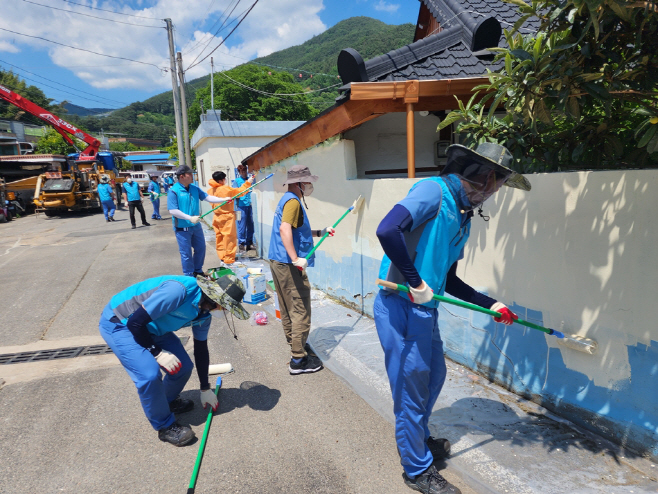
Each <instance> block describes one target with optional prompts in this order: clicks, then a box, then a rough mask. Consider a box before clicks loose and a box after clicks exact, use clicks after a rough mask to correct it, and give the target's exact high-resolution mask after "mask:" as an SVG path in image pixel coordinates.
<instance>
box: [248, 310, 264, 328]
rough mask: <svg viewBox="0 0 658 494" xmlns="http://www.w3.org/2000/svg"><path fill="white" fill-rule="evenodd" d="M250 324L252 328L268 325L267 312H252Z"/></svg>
mask: <svg viewBox="0 0 658 494" xmlns="http://www.w3.org/2000/svg"><path fill="white" fill-rule="evenodd" d="M249 322H250V323H251V325H252V326H265V325H266V324H267V314H266V313H265V312H252V314H251V318H250V319H249Z"/></svg>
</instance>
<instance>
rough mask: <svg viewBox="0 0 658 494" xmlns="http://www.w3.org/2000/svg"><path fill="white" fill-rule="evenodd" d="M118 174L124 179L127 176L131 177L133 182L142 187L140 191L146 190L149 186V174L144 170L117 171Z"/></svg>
mask: <svg viewBox="0 0 658 494" xmlns="http://www.w3.org/2000/svg"><path fill="white" fill-rule="evenodd" d="M119 176H120V177H123V178H124V179H125V178H127V177H132V179H133V182H137V184H139V188H140V189H142V192H146V189H148V188H149V182H150V181H151V179H150V178H149V174H148V173H146V172H132V171H130V172H119Z"/></svg>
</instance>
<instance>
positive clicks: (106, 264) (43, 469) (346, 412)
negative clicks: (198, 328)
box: [0, 201, 473, 494]
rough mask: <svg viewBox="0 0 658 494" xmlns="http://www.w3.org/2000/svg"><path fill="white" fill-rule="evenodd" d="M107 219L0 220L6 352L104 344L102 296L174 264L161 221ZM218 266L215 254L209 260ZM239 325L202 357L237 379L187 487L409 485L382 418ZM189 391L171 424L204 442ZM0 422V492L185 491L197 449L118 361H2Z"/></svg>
mask: <svg viewBox="0 0 658 494" xmlns="http://www.w3.org/2000/svg"><path fill="white" fill-rule="evenodd" d="M145 203H146V201H145ZM145 209H146V211H147V218H148V217H150V209H151V207H150V205H149V204H145ZM161 210H162V211H165V212H166V201H163V205H162V207H161ZM168 216H169V215H168V214H167V215H165V217H168ZM116 218H117V220H118V221H116V222H115V223H106V222H105V220H104V219H103V216H102V215H99V214H95V215H68V216H65V217H55V218H46V217H45V216H43V215H41V216H38V217H36V216H30V217H26V218H21V219H19V220H17V221H14V222H12V223H9V224H4V225H0V279H2V283H0V301H1V302H0V303H2V309H1V310H0V321H1V324H0V354H2V353H9V352H17V351H21V350H31V349H36V348H46V347H49V348H59V347H63V346H76V345H90V344H95V343H101V344H102V343H103V342H102V340H101V339H100V337H99V335H98V319H99V316H100V313H101V310H102V308H103V307H104V306H105V304H106V303H107V302H108V300H109V299H110V297H111V296H112V295H114V294H115V293H116V292H118V291H120V290H121V289H123V288H125V287H127V286H129V285H131V284H133V283H135V282H138V281H141V280H143V279H146V278H149V277H153V276H158V275H162V274H180V273H181V267H180V258H179V255H178V250H177V245H176V241H175V238H174V234H173V232H172V230H171V222H170V221H167V220H165V221H159V222H156V221H155V220H153V221H152V224H153V226H151V227H138V228H137V229H136V230H131V229H130V222H129V220H128V212H127V210H123V211H118V212H117V214H116ZM149 221H150V220H149ZM138 223H139V220H138ZM216 260H217V257H216V254H215V252H214V250H212V249H211V248H209V250H208V252H207V255H206V264H205V267H206V268H208V267H212V266H214V265H216V264H217V262H216ZM247 307H251V306H247ZM251 308H253V307H251ZM235 323H236V324H235V326H236V330H237V335H238V339H237V340H235V339H234V338H233V336H232V334H231V333H230V332H229V331H228V327H227V321H226V320H225V319H224V318H223V317H221V318H218V319H215V321H214V322H213V325H212V328H211V334H210V337H209V346H210V355H211V363H222V362H231V363H232V364H233V366H234V368H235V373H233V374H230V375H227V376H225V378H224V382H223V386H222V389H221V390H220V393H219V396H220V404H221V405H220V410H219V413H218V414H217V415H216V416H215V417H214V419H213V424H212V428H211V431H210V436H209V439H208V444H207V446H206V452H205V456H204V461H203V464H202V467H201V472H200V475H199V480H198V484H197V490H196V492H199V493H210V492H225V493H242V492H249V493H281V492H295V493H296V494H301V493H328V494H329V493H330V494H338V493H398V492H399V493H407V492H412V491H411V490H409V489H408V488H407V487H406V486H405V485H404V484H403V482H402V479H401V473H402V469H401V467H400V464H399V458H398V455H397V452H396V448H395V441H394V433H393V427H392V425H391V424H389V423H388V422H387V421H386V420H384V419H383V418H382V417H381V416H380V415H378V414H377V413H376V412H375V411H374V410H373V409H372V408H370V406H369V405H368V404H366V402H364V401H363V400H362V399H361V398H360V397H359V396H357V395H356V394H355V393H354V392H353V391H352V390H351V388H349V387H348V386H347V385H346V384H345V383H344V382H343V381H341V380H340V379H339V378H337V377H336V376H334V375H333V374H332V373H331V372H330V371H329V370H327V369H325V370H323V371H321V372H319V373H316V374H312V375H303V376H290V375H289V374H288V371H287V363H288V358H289V353H288V348H287V345H286V344H285V341H284V337H283V333H282V329H281V327H280V324H279V323H278V322H276V321H271V322H270V324H269V325H267V326H251V325H249V323H248V322H247V321H245V322H241V321H235ZM179 334H180V335H182V336H184V335H189V334H190V333H189V332H187V333H186V332H185V331H181V332H179ZM187 348H188V349H189V350H190V353H191V343H188V345H187ZM3 380H4V381H5V383H4V386H3V384H2V383H3ZM197 390H198V380H197V377H196V373H193V376H192V378H191V380H190V382H189V383H188V385H187V387H186V388H185V391H184V392H183V396H184V397H189V398H192V399H194V400H195V401H196V404H197V407H196V408H195V410H194V411H192V412H190V413H187V414H184V415H181V416H180V421H181V422H183V423H188V424H191V425H192V427H193V428H194V430H195V431H196V433H197V435H198V437H201V435H202V433H203V428H204V425H205V419H206V413H204V412H203V410H201V409H199V406H200V405H199V401H198V391H197ZM0 431H2V434H0V492H3V493H4V492H6V493H33V492H40V493H50V492H53V493H54V492H73V493H113V492H117V493H119V492H121V493H126V492H139V493H158V494H166V493H183V492H186V490H187V485H188V483H189V479H190V475H191V473H192V469H193V466H194V462H195V458H196V455H197V448H198V443H197V444H193V445H190V446H187V447H183V448H176V447H173V446H171V445H169V444H165V443H162V442H160V441H159V440H158V438H157V433H156V432H155V431H153V429H152V428H151V427H150V425H149V423H148V422H147V420H146V418H145V417H144V415H143V412H142V410H141V406H140V403H139V400H138V397H137V393H136V392H135V389H134V386H133V384H132V382H131V381H130V379H129V377H128V375H127V374H126V372H125V371H124V370H123V368H122V367H121V366H120V365H118V362H117V361H116V359H115V358H114V356H112V355H107V356H100V357H78V358H75V359H67V361H66V362H65V361H55V362H39V363H30V364H12V365H4V366H2V365H0ZM446 476H447V477H448V478H449V479H450V480H451V481H453V482H454V483H455V484H457V485H459V486H460V487H461V488H462V490H463V492H464V493H465V494H468V493H471V492H473V491H471V490H470V489H468V488H466V487H464V485H463V483H461V481H460V479H459V478H455V477H453V476H452V475H451V474H450V472H448V473H447V474H446Z"/></svg>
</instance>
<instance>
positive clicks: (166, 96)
mask: <svg viewBox="0 0 658 494" xmlns="http://www.w3.org/2000/svg"><path fill="white" fill-rule="evenodd" d="M414 29H415V26H414V25H413V24H410V23H408V24H401V25H388V24H385V23H383V22H381V21H378V20H376V19H372V18H370V17H352V18H350V19H346V20H344V21H341V22H339V23H338V24H336V25H335V26H333V27H332V28H330V29H327V30H326V31H325V32H323V33H322V34H319V35H317V36H314V37H313V38H311V39H310V40H308V41H306V42H305V43H303V44H301V45H298V46H292V47H290V48H286V49H285V50H280V51H277V52H274V53H272V54H270V55H268V56H266V57H261V58H257V59H255V60H252V61H251V62H247V63H250V64H260V65H266V66H270V67H272V70H276V71H286V72H288V73H290V74H292V75H293V77H294V78H295V81H296V82H298V83H300V84H301V85H302V87H304V88H308V89H319V88H322V87H328V86H333V85H338V86H339V85H340V84H339V83H340V79H338V69H337V67H336V61H337V60H338V54H339V53H340V51H341V50H342V49H344V48H354V49H356V50H357V51H358V52H359V53H360V54H361V56H362V57H363V59H364V60H368V59H370V58H373V57H376V56H378V55H382V54H384V53H387V52H389V51H391V50H394V49H396V48H400V47H401V46H404V45H406V44H409V43H411V42H412V40H413V35H414ZM300 74H301V76H302V77H299V76H300ZM209 83H210V75H206V76H204V77H200V78H198V79H194V80H192V81H189V82H188V83H187V85H186V89H187V93H186V97H187V104H188V106H189V105H191V104H192V103H193V101H194V97H195V94H196V91H197V90H198V89H200V88H204V87H206V86H207V85H208V84H209ZM337 95H338V92H337V89H332V90H327V91H323V92H322V93H316V94H315V95H314V96H313V98H312V99H313V100H314V101H319V100H320V101H323V102H325V101H326V106H324V107H320V110H322V109H324V108H326V107H328V106H330V105H332V104H333V102H334V99H335V98H336V96H337ZM71 117H72V118H71V120H72V123H75V124H77V125H78V126H80V127H83V128H86V129H88V130H90V131H99V130H100V129H101V127H102V128H103V130H104V131H105V132H122V133H125V134H128V135H130V137H144V138H156V139H158V138H159V139H162V140H163V143H164V142H168V137H169V136H171V135H172V134H174V133H175V132H174V109H173V99H172V95H171V91H165V92H163V93H161V94H158V95H156V96H153V97H151V98H149V99H147V100H145V101H141V102H135V103H132V104H131V105H129V106H127V107H125V108H121V109H120V110H116V111H114V112H112V113H111V115H109V116H108V117H104V118H98V117H93V116H87V117H73V116H72V115H71Z"/></svg>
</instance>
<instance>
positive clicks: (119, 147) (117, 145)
mask: <svg viewBox="0 0 658 494" xmlns="http://www.w3.org/2000/svg"><path fill="white" fill-rule="evenodd" d="M147 149H148V148H145V147H139V146H135V145H134V144H133V143H132V142H128V141H125V142H110V151H120V152H123V151H146V150H147Z"/></svg>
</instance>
